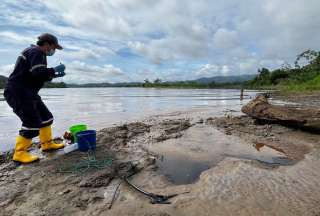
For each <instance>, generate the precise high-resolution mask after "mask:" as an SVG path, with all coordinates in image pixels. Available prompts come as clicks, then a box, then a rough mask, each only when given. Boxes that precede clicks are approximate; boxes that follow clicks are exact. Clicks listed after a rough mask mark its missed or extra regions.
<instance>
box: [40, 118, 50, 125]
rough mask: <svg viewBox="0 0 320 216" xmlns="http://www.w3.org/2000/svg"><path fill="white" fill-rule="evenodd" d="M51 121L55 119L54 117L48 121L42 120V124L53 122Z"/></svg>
mask: <svg viewBox="0 0 320 216" xmlns="http://www.w3.org/2000/svg"><path fill="white" fill-rule="evenodd" d="M51 121H53V118H51V119H49V120H47V121H43V122H41V124H45V123H48V122H51Z"/></svg>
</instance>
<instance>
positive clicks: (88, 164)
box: [58, 151, 113, 174]
mask: <svg viewBox="0 0 320 216" xmlns="http://www.w3.org/2000/svg"><path fill="white" fill-rule="evenodd" d="M112 161H113V159H110V158H107V159H104V160H98V159H97V158H96V154H95V151H88V155H87V158H86V159H85V160H83V161H80V162H78V163H76V164H74V165H73V166H69V167H60V168H59V169H58V172H59V173H74V174H76V173H85V172H87V171H88V170H90V169H91V168H95V169H99V170H101V169H105V168H106V167H108V166H110V165H111V164H112Z"/></svg>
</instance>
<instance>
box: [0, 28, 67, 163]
mask: <svg viewBox="0 0 320 216" xmlns="http://www.w3.org/2000/svg"><path fill="white" fill-rule="evenodd" d="M56 49H59V50H62V47H61V46H60V45H59V43H58V39H57V38H56V37H55V36H54V35H52V34H48V33H45V34H42V35H40V36H39V37H38V41H37V45H31V46H30V47H28V48H26V49H25V50H23V51H22V52H21V55H20V56H19V57H18V59H17V61H16V64H15V67H14V70H13V72H12V73H11V75H10V76H9V79H8V82H7V84H6V87H5V91H4V97H5V99H6V101H7V103H8V104H9V106H10V107H11V108H12V109H13V112H14V113H15V114H16V115H17V116H18V117H19V118H20V119H21V121H22V128H21V130H20V131H19V135H18V137H17V139H16V145H15V150H14V155H13V160H14V161H16V162H20V163H31V162H33V161H37V160H39V158H38V157H37V156H35V155H32V154H30V153H28V148H29V147H30V146H31V143H32V138H34V137H36V136H38V135H39V138H40V143H41V149H42V151H49V150H57V149H61V148H63V147H64V145H63V144H57V143H54V142H53V140H52V131H51V125H52V123H53V116H52V114H51V112H50V111H49V110H48V108H47V107H46V105H45V104H44V103H43V101H42V100H41V97H40V96H39V94H38V92H39V91H40V89H41V88H42V87H43V85H44V83H45V82H47V81H51V80H52V79H54V78H57V77H63V76H64V75H65V72H64V71H65V66H64V65H63V64H60V65H58V66H56V67H54V68H47V56H52V55H53V54H54V53H55V50H56Z"/></svg>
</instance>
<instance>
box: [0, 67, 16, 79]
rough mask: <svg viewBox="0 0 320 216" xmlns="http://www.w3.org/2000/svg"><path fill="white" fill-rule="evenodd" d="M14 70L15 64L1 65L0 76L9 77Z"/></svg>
mask: <svg viewBox="0 0 320 216" xmlns="http://www.w3.org/2000/svg"><path fill="white" fill-rule="evenodd" d="M13 68H14V64H8V65H1V66H0V75H3V76H6V77H9V75H10V74H11V73H12V71H13Z"/></svg>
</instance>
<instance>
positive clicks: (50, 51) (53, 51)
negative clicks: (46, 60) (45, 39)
mask: <svg viewBox="0 0 320 216" xmlns="http://www.w3.org/2000/svg"><path fill="white" fill-rule="evenodd" d="M55 52H56V50H55V49H51V50H49V51H48V52H47V56H53V54H54V53H55Z"/></svg>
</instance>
